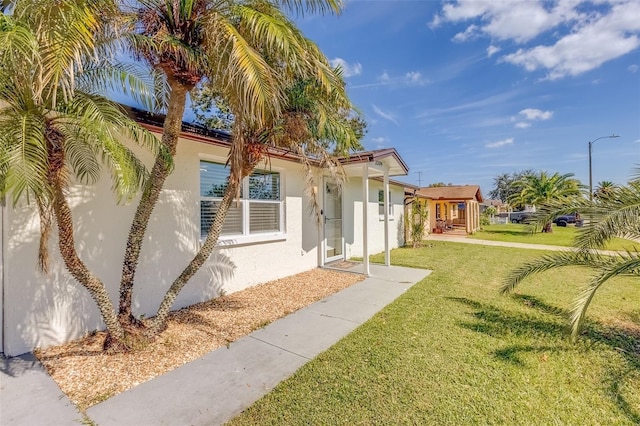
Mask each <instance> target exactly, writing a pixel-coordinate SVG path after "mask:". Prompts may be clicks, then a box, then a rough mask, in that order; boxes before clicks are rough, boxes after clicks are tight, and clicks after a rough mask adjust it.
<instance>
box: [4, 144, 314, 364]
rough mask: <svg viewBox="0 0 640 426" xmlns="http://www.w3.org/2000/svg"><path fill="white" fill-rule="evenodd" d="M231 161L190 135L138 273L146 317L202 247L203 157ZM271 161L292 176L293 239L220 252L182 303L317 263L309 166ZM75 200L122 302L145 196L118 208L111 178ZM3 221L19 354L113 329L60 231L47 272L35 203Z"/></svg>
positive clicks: (10, 315)
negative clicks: (67, 256)
mask: <svg viewBox="0 0 640 426" xmlns="http://www.w3.org/2000/svg"><path fill="white" fill-rule="evenodd" d="M225 158H226V149H223V148H220V147H215V146H211V145H206V144H204V143H199V142H194V141H190V140H181V141H180V143H179V145H178V154H177V156H176V162H175V170H174V172H173V174H172V175H171V176H170V177H169V179H168V180H167V182H166V184H165V189H164V190H163V192H162V195H161V197H160V200H159V202H158V204H157V206H156V208H155V210H154V212H153V215H152V218H151V221H150V224H149V228H148V230H147V236H146V239H145V242H144V246H143V251H142V255H141V258H140V265H139V268H138V271H137V274H136V287H135V290H134V299H133V309H134V312H135V314H136V315H140V314H144V315H146V316H151V315H153V314H154V313H155V310H156V308H157V306H158V304H159V303H160V301H161V299H162V297H163V295H164V292H165V290H166V289H167V288H168V287H169V285H170V284H171V282H172V281H173V279H174V278H175V277H176V276H177V275H178V274H179V273H180V272H181V271H182V269H183V268H184V266H185V265H186V264H187V262H188V261H189V260H190V259H191V258H192V256H193V254H194V253H195V250H196V248H197V245H198V244H199V235H200V230H199V228H200V219H199V216H200V204H199V203H200V198H199V194H200V186H199V175H200V167H199V161H200V160H201V159H204V160H214V159H219V160H222V161H224V160H225ZM271 167H272V168H273V169H274V170H278V171H280V172H281V176H282V184H281V185H282V194H283V195H284V197H285V211H286V214H285V229H286V237H285V238H284V239H281V240H278V241H269V242H264V243H252V244H247V245H238V246H230V247H228V248H222V249H220V250H217V251H216V252H214V254H213V255H212V257H211V259H210V260H209V262H208V263H207V265H205V267H203V268H202V269H201V270H200V271H199V272H198V273H197V274H196V275H195V276H194V277H193V278H192V280H191V281H190V282H189V284H187V286H186V287H185V288H184V290H183V292H182V293H181V294H180V296H179V297H178V299H177V300H176V302H175V303H174V305H173V308H174V309H178V308H181V307H184V306H188V305H191V304H193V303H197V302H202V301H205V300H209V299H211V298H213V297H215V296H217V295H219V294H220V290H221V289H223V290H224V291H225V292H226V293H231V292H235V291H239V290H242V289H244V288H247V287H250V286H253V285H256V284H259V283H263V282H266V281H269V280H272V279H276V278H281V277H284V276H287V275H292V274H295V273H298V272H302V271H305V270H309V269H312V268H314V267H316V266H317V264H318V252H317V236H318V231H317V226H316V223H315V219H314V218H313V217H312V216H311V214H310V213H309V210H308V208H307V207H306V200H305V199H304V197H303V191H304V179H302V178H301V176H302V171H301V167H300V166H299V165H298V164H296V163H293V162H287V161H283V160H278V159H273V160H272V161H271ZM69 202H70V205H71V206H72V211H73V215H74V223H75V230H76V247H77V249H78V252H79V255H80V257H81V259H83V260H84V261H85V262H86V263H87V265H88V267H89V268H90V269H91V270H92V271H94V272H95V273H96V274H97V275H98V276H99V277H100V278H101V279H102V280H103V282H104V283H105V284H106V285H107V288H108V290H109V292H110V294H111V297H112V300H113V302H114V305H115V306H117V297H118V287H119V282H120V272H121V268H122V257H123V254H124V247H125V243H126V238H127V233H128V230H129V227H130V225H131V220H132V217H133V214H134V211H135V207H136V205H137V202H133V203H130V204H129V205H126V206H125V205H116V203H115V199H114V197H113V196H112V193H111V190H110V180H109V179H108V178H103V179H101V181H100V182H98V184H96V185H95V186H93V187H87V186H81V185H76V186H73V187H72V188H71V191H70V193H69ZM1 219H3V222H4V226H3V229H2V235H4V247H2V248H0V250H1V251H0V255H3V256H4V257H3V264H2V265H1V269H0V272H1V273H2V277H3V278H4V280H3V281H2V282H0V284H3V285H4V293H3V299H4V300H1V301H2V302H3V303H4V308H3V309H4V321H3V324H2V325H3V331H4V336H3V337H4V338H3V341H4V348H3V350H4V352H5V354H6V355H9V356H13V355H19V354H21V353H24V352H28V351H31V350H32V349H33V348H36V347H46V346H51V345H56V344H60V343H63V342H65V341H68V340H71V339H74V338H77V337H80V336H82V335H83V334H85V333H86V332H88V331H91V330H95V329H103V328H104V327H103V324H102V321H101V319H100V315H99V312H98V309H97V307H96V305H95V303H94V302H93V301H92V300H91V298H90V296H89V294H88V292H87V291H86V290H85V289H84V288H83V287H82V286H80V285H79V284H78V283H77V282H76V281H75V280H74V279H73V278H71V276H70V274H69V273H68V272H67V271H66V270H65V269H64V266H63V263H62V260H61V259H60V256H59V255H58V246H57V234H56V233H54V234H53V235H52V238H51V241H50V253H51V265H52V267H51V271H50V273H49V274H48V275H47V276H43V275H42V274H40V273H39V272H37V270H36V262H37V254H38V243H39V222H38V215H37V212H36V210H35V209H34V207H33V206H26V205H21V206H18V207H16V208H12V207H11V206H7V207H6V208H5V209H4V217H3V218H1ZM225 259H226V260H225ZM228 261H231V262H232V263H233V264H234V265H235V268H232V269H233V272H234V273H233V276H231V277H230V276H228V274H226V273H225V271H229V270H230V269H229V267H225V266H224V265H225V264H227V265H228Z"/></svg>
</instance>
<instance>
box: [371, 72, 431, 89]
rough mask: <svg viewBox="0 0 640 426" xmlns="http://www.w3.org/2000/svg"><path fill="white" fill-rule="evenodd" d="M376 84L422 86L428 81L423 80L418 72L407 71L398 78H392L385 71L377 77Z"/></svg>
mask: <svg viewBox="0 0 640 426" xmlns="http://www.w3.org/2000/svg"><path fill="white" fill-rule="evenodd" d="M378 82H379V83H380V84H394V85H404V86H424V85H425V84H427V83H428V82H429V80H427V79H425V78H424V77H423V76H422V73H421V72H419V71H408V72H407V73H405V74H404V75H403V76H398V77H392V76H390V75H389V73H388V72H386V71H385V72H383V73H382V74H380V75H379V76H378Z"/></svg>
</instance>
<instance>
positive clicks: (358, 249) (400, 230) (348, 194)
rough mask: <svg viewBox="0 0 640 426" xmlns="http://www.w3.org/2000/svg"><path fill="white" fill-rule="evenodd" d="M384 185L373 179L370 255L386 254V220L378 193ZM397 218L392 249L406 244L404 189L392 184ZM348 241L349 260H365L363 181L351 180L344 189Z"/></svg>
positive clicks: (393, 220)
mask: <svg viewBox="0 0 640 426" xmlns="http://www.w3.org/2000/svg"><path fill="white" fill-rule="evenodd" d="M382 189H384V187H383V183H382V182H380V181H377V180H369V205H368V208H367V222H368V223H367V228H368V234H367V237H368V240H367V241H368V245H369V254H376V253H381V252H383V251H384V219H383V218H382V217H381V216H380V214H379V210H378V191H380V190H382ZM389 190H390V191H391V198H390V199H389V204H392V205H393V216H391V215H390V216H389V248H390V249H393V248H397V247H400V246H402V245H404V188H401V187H398V186H396V185H389ZM344 210H345V211H344V219H343V220H344V229H345V231H344V238H345V258H346V259H349V258H351V257H362V253H363V250H362V239H363V238H362V237H363V234H362V179H361V178H355V177H351V178H350V179H349V181H348V182H347V183H346V184H345V188H344Z"/></svg>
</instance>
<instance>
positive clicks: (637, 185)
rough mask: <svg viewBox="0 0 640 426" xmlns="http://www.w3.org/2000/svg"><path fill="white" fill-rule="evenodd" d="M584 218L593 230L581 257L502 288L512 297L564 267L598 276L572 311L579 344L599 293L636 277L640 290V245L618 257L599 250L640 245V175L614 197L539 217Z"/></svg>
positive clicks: (555, 259)
mask: <svg viewBox="0 0 640 426" xmlns="http://www.w3.org/2000/svg"><path fill="white" fill-rule="evenodd" d="M568 212H579V213H580V214H581V215H585V216H587V215H588V216H589V218H590V219H591V220H590V222H589V224H588V225H587V226H585V227H583V228H581V229H580V230H579V232H578V235H577V237H576V239H575V242H574V247H575V251H573V252H562V253H556V254H550V255H547V256H543V257H541V258H540V259H538V260H535V261H532V262H529V263H527V264H524V265H522V266H520V267H518V268H517V269H515V270H513V271H512V272H511V273H510V274H509V276H508V278H507V279H506V281H505V283H504V285H503V286H502V288H501V292H502V293H507V292H511V291H512V290H513V289H514V288H515V287H516V286H518V285H519V284H520V283H521V282H522V280H524V279H525V278H526V277H528V276H530V275H532V274H536V273H539V272H542V271H547V270H549V269H554V268H558V267H563V266H583V267H587V268H591V269H593V270H594V275H593V277H592V278H591V281H590V282H589V283H588V284H587V286H586V287H585V288H584V289H583V290H582V292H581V293H580V294H579V296H578V297H577V298H576V300H575V301H574V303H573V306H572V308H571V327H572V336H573V338H575V337H576V336H577V335H578V333H579V331H580V328H581V325H582V323H583V321H584V318H585V315H586V312H587V309H588V307H589V305H590V304H591V301H592V300H593V298H594V296H595V295H596V292H597V291H598V289H599V288H600V287H601V286H602V285H603V284H605V283H606V282H607V281H609V280H610V279H611V278H614V277H616V276H622V275H626V276H632V277H635V278H636V279H637V280H638V284H639V285H640V243H639V245H636V246H634V248H633V249H632V250H627V251H626V252H621V253H618V254H615V255H605V254H602V253H601V252H600V251H599V250H601V249H602V248H604V247H605V245H606V243H607V242H608V241H610V240H611V239H612V238H615V237H621V238H628V239H630V240H633V241H640V173H639V175H638V177H636V178H635V179H634V180H632V181H630V182H629V184H628V185H626V186H623V187H619V188H616V189H614V190H613V192H612V193H611V194H610V196H607V197H602V198H596V199H595V200H594V201H593V202H589V201H588V200H586V199H577V198H576V199H572V200H571V201H570V202H564V203H562V202H554V203H549V204H548V205H546V206H544V207H543V208H542V209H541V211H540V212H539V217H538V219H539V220H542V221H544V220H550V218H552V217H555V216H557V215H559V214H564V213H568Z"/></svg>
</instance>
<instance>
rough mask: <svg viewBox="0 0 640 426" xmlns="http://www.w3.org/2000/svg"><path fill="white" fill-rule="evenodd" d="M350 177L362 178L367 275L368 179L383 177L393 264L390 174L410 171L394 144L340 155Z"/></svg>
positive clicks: (387, 257) (388, 259) (366, 270)
mask: <svg viewBox="0 0 640 426" xmlns="http://www.w3.org/2000/svg"><path fill="white" fill-rule="evenodd" d="M340 163H341V164H342V166H343V169H344V171H345V173H346V175H347V176H348V177H361V178H362V261H363V266H364V275H367V276H369V275H370V267H369V244H368V208H369V179H371V178H382V182H383V187H384V190H383V193H384V196H383V197H384V198H383V201H384V263H385V265H386V266H390V265H391V255H390V250H389V177H390V176H405V175H407V174H408V173H409V168H408V167H407V165H406V163H405V162H404V161H403V160H402V158H400V155H399V154H398V151H396V150H395V149H394V148H388V149H381V150H376V151H368V152H361V153H357V154H353V155H351V156H349V157H345V158H342V159H340Z"/></svg>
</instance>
